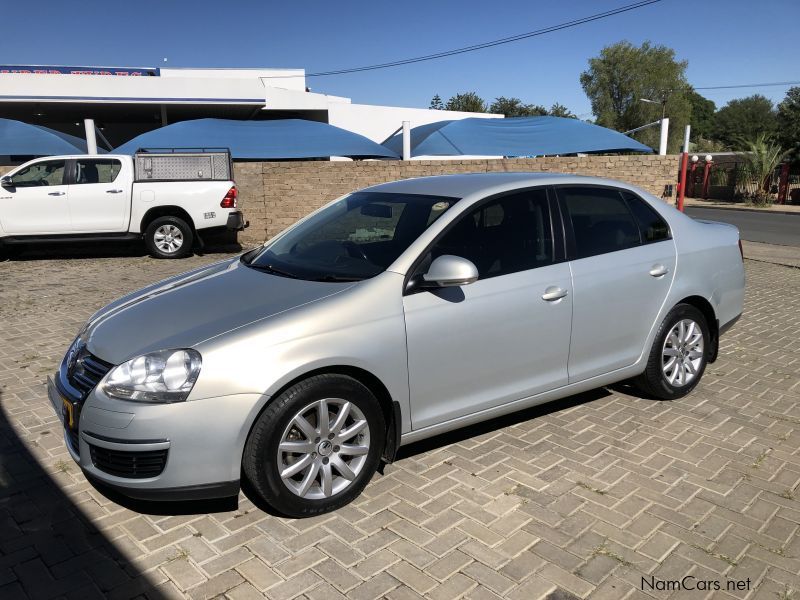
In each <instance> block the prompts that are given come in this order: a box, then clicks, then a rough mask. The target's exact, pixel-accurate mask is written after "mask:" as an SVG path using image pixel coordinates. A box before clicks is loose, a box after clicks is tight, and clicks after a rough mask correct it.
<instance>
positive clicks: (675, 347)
mask: <svg viewBox="0 0 800 600" xmlns="http://www.w3.org/2000/svg"><path fill="white" fill-rule="evenodd" d="M704 351H705V342H704V340H703V330H702V328H701V327H700V325H699V324H698V323H696V322H695V321H693V320H691V319H682V320H680V321H678V322H677V323H675V325H673V327H672V329H671V330H670V332H669V334H668V335H667V338H666V339H665V340H664V347H663V348H662V350H661V370H662V372H663V373H664V377H665V378H666V380H667V383H669V384H670V385H674V386H684V385H687V384H688V383H690V382H691V381H692V380H693V379H694V378H695V377H696V376H697V373H698V372H699V371H700V367H701V366H702V364H703V360H705V355H704Z"/></svg>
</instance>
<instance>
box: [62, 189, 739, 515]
mask: <svg viewBox="0 0 800 600" xmlns="http://www.w3.org/2000/svg"><path fill="white" fill-rule="evenodd" d="M743 297H744V268H743V260H742V255H741V246H740V243H739V235H738V231H737V230H736V228H734V227H731V226H728V225H724V224H720V223H710V222H698V221H694V220H692V219H691V218H689V217H687V216H685V215H684V214H682V213H680V212H678V211H677V210H675V209H674V208H672V207H671V206H669V205H667V204H666V203H664V202H662V201H661V200H659V199H658V198H655V197H654V196H651V195H649V194H647V193H645V192H643V191H641V190H639V189H636V188H633V187H631V186H629V185H627V184H624V183H620V182H616V181H611V180H604V179H597V178H589V177H578V176H569V175H551V174H531V173H503V174H476V175H454V176H442V177H429V178H421V179H411V180H405V181H398V182H394V183H387V184H382V185H377V186H374V187H371V188H368V189H365V190H361V191H358V192H355V193H352V194H348V195H346V196H344V197H342V198H339V199H337V200H335V201H333V202H331V203H330V204H328V205H326V206H324V207H323V208H321V209H319V210H318V211H316V212H314V213H312V214H311V215H309V216H307V217H306V218H304V219H302V220H300V221H299V222H297V223H296V224H295V225H293V226H292V227H290V228H288V229H287V230H286V231H284V232H283V233H281V234H279V235H278V236H276V237H275V238H273V239H272V240H270V241H269V242H268V243H266V244H264V245H263V246H262V247H260V248H257V249H255V250H252V251H250V252H247V253H245V254H243V255H241V256H239V257H236V258H232V259H229V260H225V261H222V262H219V263H217V264H213V265H210V266H207V267H203V268H201V269H197V270H195V271H192V272H190V273H186V274H183V275H179V276H177V277H173V278H171V279H167V280H165V281H162V282H160V283H156V284H154V285H152V286H150V287H147V288H145V289H143V290H140V291H138V292H135V293H133V294H130V295H128V296H125V297H123V298H121V299H119V300H117V301H115V302H113V303H112V304H110V305H109V306H107V307H105V308H103V309H102V310H100V311H99V312H98V313H96V314H95V315H94V316H92V318H91V319H90V320H89V322H88V323H87V324H86V326H85V327H84V328H83V329H82V331H81V332H80V334H79V335H78V337H77V338H76V340H75V341H74V343H73V344H72V345H71V347H70V348H69V350H68V352H67V354H66V356H65V357H64V360H63V362H62V364H61V366H60V369H59V372H58V373H57V374H56V375H55V377H54V378H53V379H52V380H51V381H50V382H49V396H50V399H51V402H52V404H53V406H54V407H55V409H56V411H57V412H58V414H59V415H61V417H62V419H63V421H64V428H65V440H66V444H67V446H68V448H69V451H70V453H71V455H72V457H73V458H74V459H75V460H76V461H77V462H78V463H79V464H80V466H81V468H82V469H83V470H84V472H85V473H86V475H87V476H89V477H90V478H93V479H95V480H99V481H101V482H103V483H105V484H108V485H111V486H114V487H116V488H119V489H121V490H122V491H123V492H124V493H126V494H129V495H131V496H135V497H163V498H175V499H178V498H194V497H215V496H227V495H232V494H235V493H236V492H237V491H238V490H239V486H240V482H241V481H242V479H243V478H244V479H246V481H247V482H248V483H249V484H250V487H251V488H252V490H254V492H255V493H256V494H258V495H259V496H260V497H261V498H262V499H263V500H264V501H266V502H267V503H269V504H270V505H271V506H273V507H274V508H275V509H276V510H277V511H279V512H281V513H283V514H286V515H290V516H308V515H313V514H318V513H321V512H325V511H329V510H333V509H336V508H337V507H340V506H342V505H344V504H346V503H347V502H349V501H351V500H352V499H353V498H355V497H356V496H357V495H358V494H359V493H360V492H361V490H362V489H363V488H364V486H365V485H367V482H368V481H369V479H370V478H371V477H372V476H373V474H374V472H375V471H376V469H377V467H378V465H379V463H380V461H381V460H383V461H391V460H393V458H394V456H395V453H396V451H397V449H398V448H399V447H400V446H401V445H403V444H408V443H410V442H414V441H416V440H421V439H423V438H427V437H430V436H433V435H436V434H439V433H442V432H446V431H448V430H452V429H455V428H458V427H463V426H465V425H469V424H471V423H476V422H478V421H483V420H486V419H490V418H492V417H496V416H499V415H502V414H505V413H509V412H512V411H517V410H520V409H522V408H526V407H529V406H532V405H536V404H540V403H543V402H546V401H549V400H553V399H557V398H562V397H564V396H568V395H571V394H575V393H578V392H581V391H584V390H587V389H590V388H595V387H599V386H604V385H608V384H612V383H614V382H618V381H621V380H633V382H634V383H635V384H636V385H637V386H638V387H639V389H641V390H642V393H644V394H647V395H649V396H651V397H656V398H661V399H674V398H679V397H682V396H684V395H686V394H688V393H689V392H690V391H691V390H692V389H693V388H694V387H695V386H696V385H697V384H698V382H699V381H700V379H701V377H702V376H703V371H704V369H705V367H706V364H707V363H708V362H711V361H713V360H715V358H716V355H717V348H718V343H719V336H720V335H721V334H722V333H723V332H724V331H725V330H726V329H728V328H729V327H730V326H731V325H732V324H733V323H734V322H735V321H736V319H737V318H738V317H739V315H740V314H741V312H742V303H743Z"/></svg>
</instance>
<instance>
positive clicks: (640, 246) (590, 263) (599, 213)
mask: <svg viewBox="0 0 800 600" xmlns="http://www.w3.org/2000/svg"><path fill="white" fill-rule="evenodd" d="M557 189H558V194H559V198H560V201H561V205H562V208H563V209H564V211H565V219H566V226H567V228H568V230H570V229H571V233H572V234H573V235H574V243H573V244H572V245H573V248H572V253H573V254H572V258H573V260H572V261H571V263H570V266H571V269H572V280H573V285H574V289H575V291H574V294H573V296H574V297H573V316H572V343H571V345H570V355H569V381H570V383H575V382H577V381H582V380H584V379H589V378H591V377H594V376H597V375H602V374H605V373H609V372H611V371H615V370H617V369H620V368H623V367H627V366H630V365H632V364H633V363H635V362H636V361H637V360H638V358H639V356H640V355H641V354H642V352H643V351H645V348H644V344H645V342H646V339H647V336H648V334H649V332H650V330H651V328H652V327H653V326H654V325H655V320H656V318H657V316H658V314H659V311H660V310H661V307H662V305H663V304H664V301H665V300H666V297H667V293H668V292H669V289H670V286H671V285H672V279H673V277H674V275H675V245H674V243H673V241H672V239H671V237H670V232H669V226H668V225H667V223H666V222H665V221H664V220H663V219H662V218H661V217H660V215H658V213H657V212H656V211H655V210H653V209H652V208H651V207H649V206H648V205H647V203H646V202H645V201H644V200H642V199H641V198H639V197H638V196H635V195H634V194H632V193H630V192H628V191H626V190H619V189H616V188H608V187H593V186H563V187H561V186H559V187H558V188H557Z"/></svg>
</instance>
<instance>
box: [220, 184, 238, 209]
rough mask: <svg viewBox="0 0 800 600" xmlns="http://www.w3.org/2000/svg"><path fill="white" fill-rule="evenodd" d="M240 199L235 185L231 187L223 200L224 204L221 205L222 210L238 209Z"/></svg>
mask: <svg viewBox="0 0 800 600" xmlns="http://www.w3.org/2000/svg"><path fill="white" fill-rule="evenodd" d="M238 197H239V192H238V191H237V189H236V186H235V185H232V186H231V189H229V190H228V193H227V194H225V197H224V198H223V199H222V202H220V203H219V205H220V207H221V208H236V198H238Z"/></svg>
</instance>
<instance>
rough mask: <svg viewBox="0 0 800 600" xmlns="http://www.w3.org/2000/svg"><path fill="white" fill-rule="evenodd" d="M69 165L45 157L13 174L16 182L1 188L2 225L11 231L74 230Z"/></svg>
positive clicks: (12, 232) (9, 232) (33, 232)
mask: <svg viewBox="0 0 800 600" xmlns="http://www.w3.org/2000/svg"><path fill="white" fill-rule="evenodd" d="M65 166H66V161H64V160H42V161H38V162H35V163H33V164H31V165H28V166H27V167H24V168H22V169H20V170H19V171H17V172H16V173H13V174H12V175H11V177H12V180H13V185H12V186H10V187H2V188H0V225H2V226H3V230H4V231H5V232H6V233H7V234H11V235H36V234H49V233H68V232H69V231H70V227H71V223H70V214H69V203H68V189H69V188H68V186H67V185H65V180H64V175H65V171H66V169H65Z"/></svg>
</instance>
